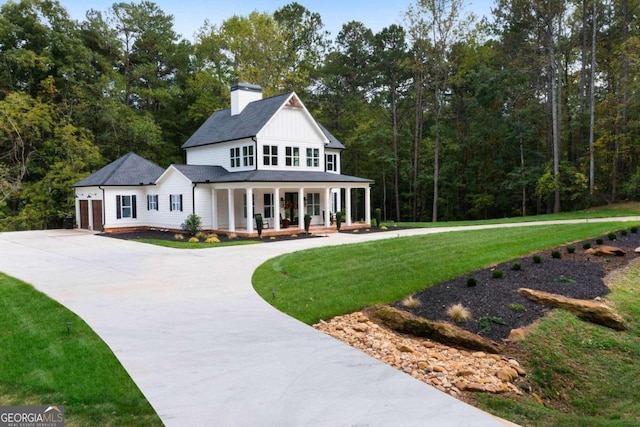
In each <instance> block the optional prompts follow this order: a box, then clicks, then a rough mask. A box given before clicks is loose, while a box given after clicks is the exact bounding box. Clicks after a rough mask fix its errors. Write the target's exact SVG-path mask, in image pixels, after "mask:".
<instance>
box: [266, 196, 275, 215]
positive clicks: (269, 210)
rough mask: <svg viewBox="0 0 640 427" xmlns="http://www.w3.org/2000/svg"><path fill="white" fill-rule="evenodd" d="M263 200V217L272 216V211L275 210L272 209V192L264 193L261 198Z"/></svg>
mask: <svg viewBox="0 0 640 427" xmlns="http://www.w3.org/2000/svg"><path fill="white" fill-rule="evenodd" d="M263 202H264V217H265V218H273V217H274V216H273V213H274V212H275V210H274V209H273V208H274V206H273V193H266V194H265V195H264V198H263Z"/></svg>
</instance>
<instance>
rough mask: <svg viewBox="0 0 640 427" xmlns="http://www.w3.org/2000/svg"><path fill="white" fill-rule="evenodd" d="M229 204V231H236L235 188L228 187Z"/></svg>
mask: <svg viewBox="0 0 640 427" xmlns="http://www.w3.org/2000/svg"><path fill="white" fill-rule="evenodd" d="M227 204H228V206H229V208H228V209H227V210H228V211H229V231H236V213H235V211H234V209H233V188H228V189H227Z"/></svg>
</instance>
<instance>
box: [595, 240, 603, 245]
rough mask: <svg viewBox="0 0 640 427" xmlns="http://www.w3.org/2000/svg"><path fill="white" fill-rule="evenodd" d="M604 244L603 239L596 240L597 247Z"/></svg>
mask: <svg viewBox="0 0 640 427" xmlns="http://www.w3.org/2000/svg"><path fill="white" fill-rule="evenodd" d="M602 243H604V240H602V239H601V238H597V239H596V245H601V244H602Z"/></svg>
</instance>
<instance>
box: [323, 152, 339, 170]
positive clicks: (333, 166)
mask: <svg viewBox="0 0 640 427" xmlns="http://www.w3.org/2000/svg"><path fill="white" fill-rule="evenodd" d="M326 158H327V171H331V172H337V171H338V162H337V160H338V159H337V156H336V155H335V154H327V156H326Z"/></svg>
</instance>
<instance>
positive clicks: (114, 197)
mask: <svg viewBox="0 0 640 427" xmlns="http://www.w3.org/2000/svg"><path fill="white" fill-rule="evenodd" d="M182 148H183V149H184V150H185V151H186V162H187V164H185V165H176V164H174V165H171V166H169V167H168V168H167V169H166V170H165V169H163V168H161V167H160V166H158V165H156V164H154V163H152V162H150V161H148V160H146V159H144V158H142V157H140V156H138V155H137V154H135V153H129V154H127V155H125V156H123V157H121V158H119V159H117V160H115V161H114V162H112V163H110V164H109V165H107V166H105V167H104V168H102V169H100V170H99V171H97V172H95V173H94V174H92V175H90V176H88V177H87V178H85V179H83V180H81V181H79V182H77V183H76V184H74V187H75V193H76V219H77V224H78V227H80V228H84V229H90V230H104V231H114V232H116V231H128V230H134V229H135V230H140V229H149V228H160V229H170V230H179V229H180V227H181V224H182V223H183V222H184V221H185V219H186V217H187V216H188V215H189V214H191V213H195V214H197V215H199V216H200V217H201V218H202V227H203V229H206V230H211V231H216V232H220V233H225V232H226V233H230V232H234V233H241V234H245V233H246V234H247V235H252V234H254V233H255V228H256V223H255V219H254V218H255V215H256V214H261V215H262V218H263V222H264V225H265V227H268V228H269V229H271V230H276V231H278V230H280V229H282V228H286V227H293V228H304V221H303V220H302V219H303V218H304V215H305V214H309V215H310V216H311V224H312V225H321V226H325V227H329V226H330V225H331V224H332V222H333V221H332V219H333V217H334V214H335V212H337V211H340V210H344V212H345V217H346V218H345V225H347V226H349V225H351V221H352V213H351V205H352V203H351V201H352V199H351V197H352V194H353V192H354V191H359V192H361V194H362V193H363V194H362V195H363V199H364V218H363V219H364V222H365V223H366V224H370V222H371V209H370V205H371V203H370V185H371V184H372V181H371V180H368V179H364V178H358V177H353V176H348V175H342V174H341V173H340V168H341V162H340V154H341V152H342V150H344V146H343V145H342V144H341V143H340V142H339V141H338V140H337V139H336V138H335V137H334V136H333V135H331V133H329V131H327V130H326V129H325V128H324V127H322V126H321V125H320V124H318V123H317V122H316V121H315V120H314V119H313V117H311V114H309V111H308V110H307V109H306V108H305V106H304V105H303V103H302V102H301V101H300V99H299V98H298V96H297V95H296V94H295V92H291V93H287V94H284V95H279V96H274V97H271V98H266V99H262V90H261V88H260V87H259V86H255V85H251V84H247V83H237V84H235V85H234V86H233V87H232V88H231V108H230V109H226V110H222V111H218V112H216V113H214V114H213V115H211V116H210V117H209V118H208V119H207V121H206V122H205V123H204V124H203V125H202V126H200V128H199V129H198V130H197V131H196V132H195V133H194V134H193V135H192V136H191V137H190V138H189V139H188V140H187V141H186V142H185V143H184V145H183V146H182ZM356 219H357V218H356Z"/></svg>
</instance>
